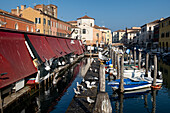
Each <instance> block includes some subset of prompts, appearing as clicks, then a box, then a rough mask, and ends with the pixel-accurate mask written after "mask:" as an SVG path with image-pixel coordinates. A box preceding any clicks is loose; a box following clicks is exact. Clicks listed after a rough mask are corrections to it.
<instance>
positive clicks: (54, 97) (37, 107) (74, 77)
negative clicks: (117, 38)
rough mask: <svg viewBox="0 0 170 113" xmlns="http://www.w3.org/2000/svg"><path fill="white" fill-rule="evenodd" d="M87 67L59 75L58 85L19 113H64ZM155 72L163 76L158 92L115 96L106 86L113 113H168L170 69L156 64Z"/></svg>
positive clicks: (86, 61) (83, 64)
mask: <svg viewBox="0 0 170 113" xmlns="http://www.w3.org/2000/svg"><path fill="white" fill-rule="evenodd" d="M89 66H90V59H83V60H82V61H81V62H80V63H77V64H76V65H74V66H73V67H72V68H70V69H68V70H67V71H66V72H65V73H64V74H62V75H60V76H59V77H58V78H57V80H58V83H57V84H56V85H55V86H54V87H51V88H49V89H46V90H42V91H40V92H39V93H38V94H37V95H36V96H35V98H33V99H32V100H31V104H29V105H25V107H24V108H23V109H22V110H21V111H20V112H18V113H30V112H31V113H34V112H39V113H47V112H50V113H65V112H66V110H67V108H68V106H69V104H70V102H71V101H72V98H73V97H74V95H75V94H74V92H73V88H74V87H76V83H77V82H79V83H80V82H81V81H82V79H83V77H84V76H85V73H86V71H87V70H88V68H89ZM158 68H159V69H160V70H161V71H162V73H163V80H164V82H163V86H162V88H161V89H160V90H156V91H152V90H150V89H147V90H141V91H138V92H133V93H130V94H124V95H119V94H116V93H115V94H114V93H113V91H112V89H111V87H109V86H107V83H108V82H109V81H107V80H106V91H107V92H108V94H109V96H110V100H111V105H112V108H113V113H119V112H120V113H168V112H170V107H169V103H170V66H169V65H167V64H165V63H163V62H162V60H161V61H159V62H158Z"/></svg>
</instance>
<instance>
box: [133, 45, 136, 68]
mask: <svg viewBox="0 0 170 113" xmlns="http://www.w3.org/2000/svg"><path fill="white" fill-rule="evenodd" d="M133 54H134V66H136V47H135V48H134V53H133Z"/></svg>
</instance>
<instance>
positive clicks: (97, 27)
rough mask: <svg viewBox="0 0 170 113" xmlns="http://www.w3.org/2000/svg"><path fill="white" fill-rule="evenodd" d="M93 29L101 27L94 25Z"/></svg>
mask: <svg viewBox="0 0 170 113" xmlns="http://www.w3.org/2000/svg"><path fill="white" fill-rule="evenodd" d="M93 28H96V29H101V27H100V26H97V25H94V26H93Z"/></svg>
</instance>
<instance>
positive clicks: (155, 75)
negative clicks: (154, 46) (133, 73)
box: [153, 55, 157, 86]
mask: <svg viewBox="0 0 170 113" xmlns="http://www.w3.org/2000/svg"><path fill="white" fill-rule="evenodd" d="M156 78H157V56H156V55H154V78H153V86H156Z"/></svg>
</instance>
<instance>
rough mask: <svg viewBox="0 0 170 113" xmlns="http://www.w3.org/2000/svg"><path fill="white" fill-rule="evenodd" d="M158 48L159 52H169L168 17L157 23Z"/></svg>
mask: <svg viewBox="0 0 170 113" xmlns="http://www.w3.org/2000/svg"><path fill="white" fill-rule="evenodd" d="M159 47H160V50H161V52H169V51H170V17H168V18H165V19H164V20H162V21H160V22H159Z"/></svg>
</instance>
